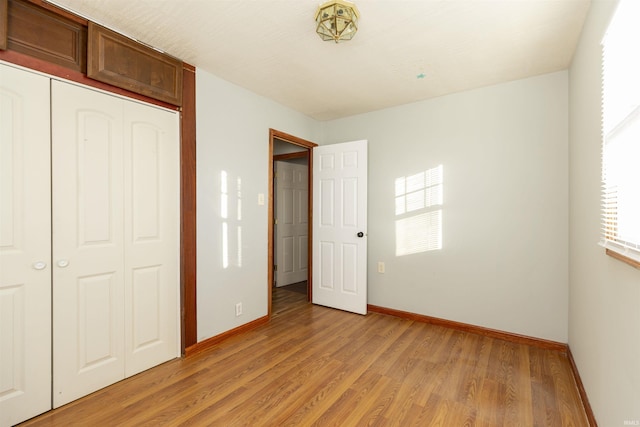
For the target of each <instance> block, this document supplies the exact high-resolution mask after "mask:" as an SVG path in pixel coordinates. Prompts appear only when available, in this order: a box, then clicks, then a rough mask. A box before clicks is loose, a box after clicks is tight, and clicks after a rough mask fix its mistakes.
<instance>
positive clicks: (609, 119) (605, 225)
mask: <svg viewBox="0 0 640 427" xmlns="http://www.w3.org/2000/svg"><path fill="white" fill-rule="evenodd" d="M638 17H640V2H639V1H637V0H620V3H619V5H618V8H617V10H616V13H615V14H614V17H613V19H612V20H611V23H610V24H609V28H608V29H607V33H606V35H605V37H604V39H603V42H602V45H603V73H604V74H603V91H602V94H603V99H602V119H603V121H602V123H603V132H602V134H603V142H602V181H603V187H602V188H603V192H602V239H601V244H602V246H604V247H605V248H607V249H608V250H609V251H612V252H614V255H617V256H618V257H619V255H622V257H624V258H626V260H627V261H629V262H630V263H631V264H633V265H635V266H636V267H640V26H638V25H637V21H638Z"/></svg>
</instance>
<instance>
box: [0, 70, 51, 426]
mask: <svg viewBox="0 0 640 427" xmlns="http://www.w3.org/2000/svg"><path fill="white" fill-rule="evenodd" d="M49 141H50V138H49V79H48V78H46V77H43V76H40V75H37V74H33V73H30V72H26V71H23V70H18V69H16V68H12V67H8V66H5V65H0V170H1V171H2V174H1V175H0V425H2V426H8V425H14V424H17V423H19V422H21V421H24V420H26V419H29V418H31V417H34V416H36V415H38V414H40V413H42V412H45V411H47V410H49V409H51V214H50V212H51V198H50V183H51V176H50V166H49V165H50V155H49V152H50V145H49Z"/></svg>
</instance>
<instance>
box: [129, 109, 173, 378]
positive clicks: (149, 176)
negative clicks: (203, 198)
mask: <svg viewBox="0 0 640 427" xmlns="http://www.w3.org/2000/svg"><path fill="white" fill-rule="evenodd" d="M124 111H125V114H124V117H125V125H124V126H125V147H126V148H125V151H126V153H125V156H124V158H125V190H124V194H125V253H126V255H127V256H126V259H125V275H126V278H125V281H126V285H125V288H126V297H125V324H126V327H125V335H126V340H125V347H126V375H127V376H129V375H133V374H135V373H138V372H140V371H142V370H145V369H148V368H150V367H152V366H155V365H157V364H159V363H162V362H165V361H167V360H169V359H172V358H174V357H177V356H179V338H178V337H179V315H178V313H179V309H178V308H179V305H178V304H179V283H180V282H179V252H178V248H179V247H180V238H179V225H180V216H179V205H180V194H179V159H180V153H179V136H178V130H179V122H178V119H179V118H178V114H177V113H175V112H169V111H166V110H161V109H158V108H155V107H150V106H147V105H141V104H138V103H135V102H129V101H127V102H125V109H124Z"/></svg>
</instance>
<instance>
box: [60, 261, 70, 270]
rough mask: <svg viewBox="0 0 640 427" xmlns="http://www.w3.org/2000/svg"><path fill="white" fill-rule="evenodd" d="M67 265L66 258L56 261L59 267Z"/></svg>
mask: <svg viewBox="0 0 640 427" xmlns="http://www.w3.org/2000/svg"><path fill="white" fill-rule="evenodd" d="M68 265H69V260H68V259H61V260H59V261H58V267H60V268H65V267H66V266H68Z"/></svg>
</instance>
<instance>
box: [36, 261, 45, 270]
mask: <svg viewBox="0 0 640 427" xmlns="http://www.w3.org/2000/svg"><path fill="white" fill-rule="evenodd" d="M45 268H47V263H46V262H44V261H38V262H34V263H33V269H34V270H44V269H45Z"/></svg>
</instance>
